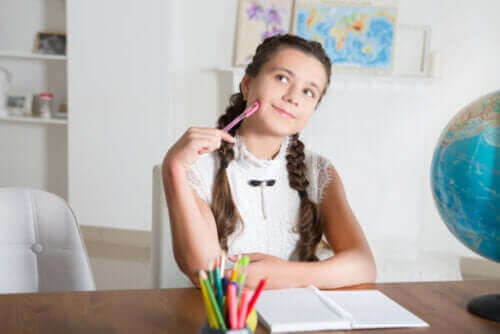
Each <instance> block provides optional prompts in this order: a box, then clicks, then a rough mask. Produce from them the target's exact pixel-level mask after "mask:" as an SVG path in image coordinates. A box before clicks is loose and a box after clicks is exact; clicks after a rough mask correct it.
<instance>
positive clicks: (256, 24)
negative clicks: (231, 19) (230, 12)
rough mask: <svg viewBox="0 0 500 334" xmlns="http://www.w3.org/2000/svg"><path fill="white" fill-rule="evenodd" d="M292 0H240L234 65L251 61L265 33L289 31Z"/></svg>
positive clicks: (268, 35) (267, 35)
mask: <svg viewBox="0 0 500 334" xmlns="http://www.w3.org/2000/svg"><path fill="white" fill-rule="evenodd" d="M292 8H293V0H240V2H239V11H238V28H237V35H236V53H235V62H234V65H235V66H245V65H247V64H248V63H250V62H251V60H252V57H253V55H254V53H255V49H256V48H257V46H258V45H259V44H260V43H261V42H262V41H263V40H264V39H266V38H267V37H270V36H274V35H281V34H286V33H288V32H290V23H291V18H292Z"/></svg>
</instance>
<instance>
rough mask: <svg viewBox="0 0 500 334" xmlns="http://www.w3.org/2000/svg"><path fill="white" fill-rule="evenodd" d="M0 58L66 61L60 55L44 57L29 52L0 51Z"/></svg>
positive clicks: (64, 57)
mask: <svg viewBox="0 0 500 334" xmlns="http://www.w3.org/2000/svg"><path fill="white" fill-rule="evenodd" d="M0 57H9V58H23V59H38V60H66V59H67V57H66V56H62V55H44V54H38V53H30V52H20V51H0Z"/></svg>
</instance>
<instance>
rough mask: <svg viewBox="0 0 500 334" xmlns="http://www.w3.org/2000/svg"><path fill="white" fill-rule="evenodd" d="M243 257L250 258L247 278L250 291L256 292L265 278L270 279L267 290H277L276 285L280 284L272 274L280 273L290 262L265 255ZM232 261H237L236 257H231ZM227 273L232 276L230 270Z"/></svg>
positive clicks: (246, 283)
mask: <svg viewBox="0 0 500 334" xmlns="http://www.w3.org/2000/svg"><path fill="white" fill-rule="evenodd" d="M241 255H246V256H248V257H249V258H250V263H249V264H248V268H247V276H246V279H245V286H246V287H248V288H249V289H250V290H255V289H256V288H257V285H259V282H260V280H261V279H263V278H265V277H268V280H267V283H266V287H265V288H266V289H269V288H273V287H274V288H275V287H276V286H275V285H276V284H279V282H276V281H275V279H274V278H276V276H277V275H272V277H271V273H279V272H280V271H281V270H282V268H284V267H285V266H286V265H287V263H288V261H285V260H283V259H281V258H279V257H276V256H272V255H268V254H264V253H248V254H241ZM230 259H231V260H232V261H235V260H236V256H233V257H230ZM226 272H229V274H230V270H228V271H226ZM278 279H279V278H278Z"/></svg>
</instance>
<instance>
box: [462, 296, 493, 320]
mask: <svg viewBox="0 0 500 334" xmlns="http://www.w3.org/2000/svg"><path fill="white" fill-rule="evenodd" d="M467 310H468V311H469V312H470V313H473V314H475V315H477V316H480V317H481V318H486V319H489V320H493V321H498V322H500V294H493V295H483V296H479V297H476V298H474V299H472V300H471V301H470V302H469V304H467Z"/></svg>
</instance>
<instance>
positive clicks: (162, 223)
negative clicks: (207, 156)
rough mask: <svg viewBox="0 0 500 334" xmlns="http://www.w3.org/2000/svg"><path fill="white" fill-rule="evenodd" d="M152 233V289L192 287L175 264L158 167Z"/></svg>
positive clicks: (154, 178) (154, 177) (154, 192)
mask: <svg viewBox="0 0 500 334" xmlns="http://www.w3.org/2000/svg"><path fill="white" fill-rule="evenodd" d="M152 233H153V245H152V260H151V270H152V273H151V277H152V280H153V282H152V285H153V288H186V287H192V286H193V283H191V281H190V280H189V279H188V278H187V276H186V275H184V273H182V271H181V270H180V269H179V267H178V266H177V263H176V262H175V258H174V252H173V249H172V235H171V233H170V219H169V216H168V209H167V202H166V200H165V192H164V191H163V179H162V175H161V166H160V165H158V166H155V167H154V168H153V222H152Z"/></svg>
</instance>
